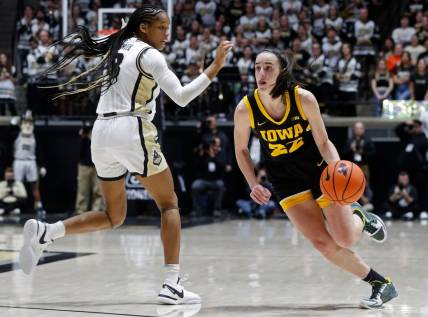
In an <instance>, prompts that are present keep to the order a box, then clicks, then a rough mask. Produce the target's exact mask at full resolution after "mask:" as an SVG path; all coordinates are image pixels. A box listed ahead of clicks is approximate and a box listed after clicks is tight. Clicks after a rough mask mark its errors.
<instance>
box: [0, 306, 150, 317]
mask: <svg viewBox="0 0 428 317" xmlns="http://www.w3.org/2000/svg"><path fill="white" fill-rule="evenodd" d="M0 308H9V309H10V308H12V309H28V310H44V311H58V312H60V311H61V312H69V313H80V314H98V315H111V316H128V317H156V316H150V315H134V314H122V313H108V312H99V311H88V310H74V309H56V308H41V307H26V306H13V305H0Z"/></svg>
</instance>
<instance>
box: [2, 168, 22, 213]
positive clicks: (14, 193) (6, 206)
mask: <svg viewBox="0 0 428 317" xmlns="http://www.w3.org/2000/svg"><path fill="white" fill-rule="evenodd" d="M26 198H27V192H26V190H25V187H24V184H23V183H22V182H19V181H16V180H15V176H14V175H13V170H12V168H10V167H8V168H6V170H5V172H4V181H2V182H0V215H2V214H4V213H11V214H19V213H20V212H21V209H20V208H22V206H23V204H25V200H26Z"/></svg>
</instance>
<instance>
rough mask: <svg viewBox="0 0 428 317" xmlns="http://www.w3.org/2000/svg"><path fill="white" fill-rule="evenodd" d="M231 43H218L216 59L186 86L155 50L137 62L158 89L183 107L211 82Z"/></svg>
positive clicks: (221, 64)
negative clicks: (155, 83) (153, 80)
mask: <svg viewBox="0 0 428 317" xmlns="http://www.w3.org/2000/svg"><path fill="white" fill-rule="evenodd" d="M231 47H232V43H231V42H229V41H223V42H221V43H220V45H219V47H218V49H217V53H216V58H215V59H214V61H213V62H212V63H211V65H210V66H208V67H207V69H206V70H205V71H204V72H203V73H202V74H201V75H199V76H198V77H196V78H195V79H194V80H193V81H191V82H190V83H189V84H187V85H186V86H184V87H183V86H182V85H181V83H180V80H179V79H178V78H177V76H176V75H175V74H174V73H173V72H172V71H171V70H170V69H169V68H168V65H167V63H166V60H165V57H164V56H163V55H162V54H161V53H160V52H159V51H158V50H156V49H150V50H148V51H147V52H146V53H145V54H143V55H142V56H141V58H140V60H139V61H138V62H139V63H140V66H141V68H142V69H143V70H144V71H145V72H146V73H148V74H150V75H151V76H153V78H154V79H155V81H156V82H157V84H158V85H159V87H160V88H161V89H162V90H163V91H164V92H165V93H166V94H167V95H168V96H169V97H170V98H171V99H172V100H173V101H174V102H175V103H176V104H178V105H179V106H181V107H185V106H186V105H187V104H188V103H189V102H190V101H192V100H193V99H195V98H196V97H197V96H199V95H200V94H201V93H202V92H203V91H204V90H205V89H206V88H207V87H208V86H209V84H210V83H211V80H212V79H213V78H214V77H215V76H216V75H217V74H218V72H219V71H220V70H221V68H222V67H223V66H224V63H225V59H226V55H227V53H228V51H229V49H230V48H231Z"/></svg>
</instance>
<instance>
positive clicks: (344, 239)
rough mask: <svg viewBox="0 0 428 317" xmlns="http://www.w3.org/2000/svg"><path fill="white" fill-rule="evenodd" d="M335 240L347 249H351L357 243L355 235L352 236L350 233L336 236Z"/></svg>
mask: <svg viewBox="0 0 428 317" xmlns="http://www.w3.org/2000/svg"><path fill="white" fill-rule="evenodd" d="M334 242H336V244H337V245H339V246H341V247H342V248H345V249H349V248H351V247H352V246H353V245H354V244H355V240H354V237H352V236H351V235H350V234H346V235H340V236H335V237H334Z"/></svg>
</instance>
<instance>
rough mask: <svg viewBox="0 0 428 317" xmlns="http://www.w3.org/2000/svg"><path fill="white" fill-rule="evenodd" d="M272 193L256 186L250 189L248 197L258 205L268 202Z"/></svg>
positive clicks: (260, 186) (258, 185)
mask: <svg viewBox="0 0 428 317" xmlns="http://www.w3.org/2000/svg"><path fill="white" fill-rule="evenodd" d="M271 196H272V193H271V192H270V191H269V190H268V189H267V188H266V187H264V186H262V185H260V184H257V185H256V186H254V187H253V188H252V189H251V193H250V197H251V198H252V199H253V200H254V201H255V202H256V203H258V204H259V205H264V204H267V203H268V202H269V199H270V197H271Z"/></svg>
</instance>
